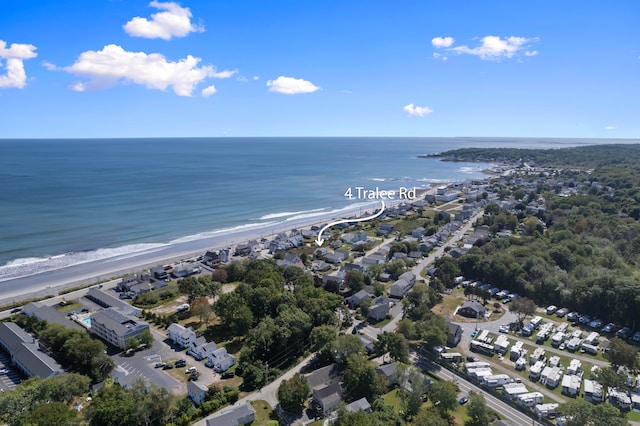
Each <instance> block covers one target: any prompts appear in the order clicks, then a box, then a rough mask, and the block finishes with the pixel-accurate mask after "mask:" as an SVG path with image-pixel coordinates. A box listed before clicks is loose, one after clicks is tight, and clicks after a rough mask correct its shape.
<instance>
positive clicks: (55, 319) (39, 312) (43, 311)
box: [22, 302, 84, 330]
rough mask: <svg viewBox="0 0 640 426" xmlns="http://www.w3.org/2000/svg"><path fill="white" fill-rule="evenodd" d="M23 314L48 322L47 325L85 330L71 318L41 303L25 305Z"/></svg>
mask: <svg viewBox="0 0 640 426" xmlns="http://www.w3.org/2000/svg"><path fill="white" fill-rule="evenodd" d="M22 313H23V314H25V315H27V316H30V317H35V318H37V319H39V320H40V321H46V322H47V324H60V325H62V326H64V327H66V328H72V329H75V330H84V328H82V327H81V326H80V325H78V324H77V323H76V322H75V321H73V320H72V319H71V317H70V316H67V315H65V314H63V313H62V312H60V311H58V310H56V309H54V308H53V307H51V306H47V305H45V304H43V303H40V302H30V303H27V304H26V305H24V308H23V309H22Z"/></svg>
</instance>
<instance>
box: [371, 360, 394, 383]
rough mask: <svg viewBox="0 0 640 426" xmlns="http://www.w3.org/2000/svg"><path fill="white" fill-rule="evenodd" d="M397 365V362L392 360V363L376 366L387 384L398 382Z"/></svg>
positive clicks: (377, 371)
mask: <svg viewBox="0 0 640 426" xmlns="http://www.w3.org/2000/svg"><path fill="white" fill-rule="evenodd" d="M396 366H397V364H396V363H395V362H392V363H391V364H383V365H381V366H379V367H378V368H376V373H378V375H379V376H380V377H382V378H383V379H384V381H385V383H386V384H387V386H391V385H395V384H396V383H398V381H397V377H396Z"/></svg>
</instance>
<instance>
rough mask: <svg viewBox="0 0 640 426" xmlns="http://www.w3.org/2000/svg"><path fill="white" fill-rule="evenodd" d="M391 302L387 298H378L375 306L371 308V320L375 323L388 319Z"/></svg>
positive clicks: (374, 303) (374, 302)
mask: <svg viewBox="0 0 640 426" xmlns="http://www.w3.org/2000/svg"><path fill="white" fill-rule="evenodd" d="M390 307H391V302H390V300H389V298H388V297H387V296H378V297H376V298H375V299H374V300H373V305H371V307H370V308H369V318H371V319H373V320H375V321H382V320H383V319H385V318H386V317H387V314H388V313H389V308H390Z"/></svg>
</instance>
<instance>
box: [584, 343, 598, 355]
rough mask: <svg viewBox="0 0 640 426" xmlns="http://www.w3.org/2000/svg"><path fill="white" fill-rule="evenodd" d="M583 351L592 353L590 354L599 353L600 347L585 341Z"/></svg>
mask: <svg viewBox="0 0 640 426" xmlns="http://www.w3.org/2000/svg"><path fill="white" fill-rule="evenodd" d="M582 352H584V353H587V354H590V355H597V354H598V347H597V346H593V345H589V344H588V343H583V344H582Z"/></svg>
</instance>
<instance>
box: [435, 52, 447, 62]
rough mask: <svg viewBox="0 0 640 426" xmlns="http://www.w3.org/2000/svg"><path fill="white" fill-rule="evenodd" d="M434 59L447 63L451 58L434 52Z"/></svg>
mask: <svg viewBox="0 0 640 426" xmlns="http://www.w3.org/2000/svg"><path fill="white" fill-rule="evenodd" d="M433 59H439V60H441V61H446V60H447V59H449V58H447V57H446V56H444V55H442V54H440V53H438V52H433Z"/></svg>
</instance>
